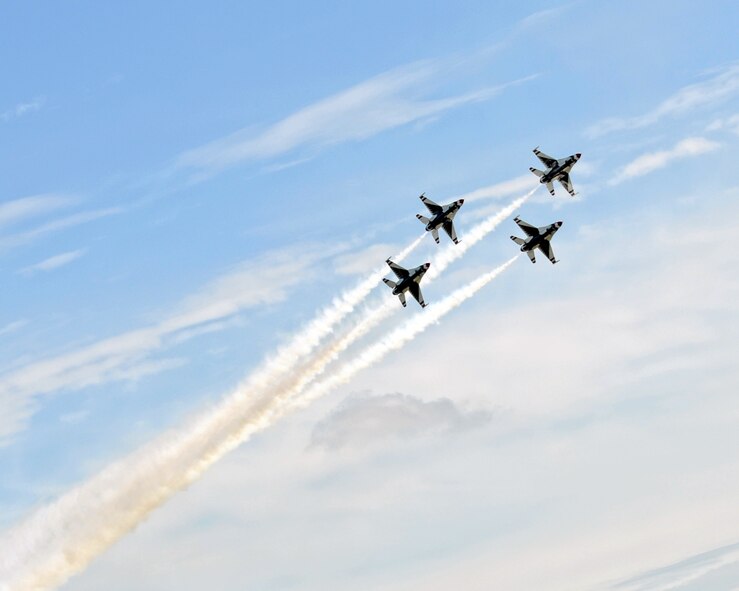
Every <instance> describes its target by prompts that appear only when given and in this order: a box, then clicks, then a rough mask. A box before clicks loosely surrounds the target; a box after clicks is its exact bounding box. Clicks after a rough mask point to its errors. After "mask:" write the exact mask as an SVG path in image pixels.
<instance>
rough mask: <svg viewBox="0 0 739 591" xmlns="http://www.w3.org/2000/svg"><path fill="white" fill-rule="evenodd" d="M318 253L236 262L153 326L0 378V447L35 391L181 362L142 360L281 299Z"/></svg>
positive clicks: (137, 374)
mask: <svg viewBox="0 0 739 591" xmlns="http://www.w3.org/2000/svg"><path fill="white" fill-rule="evenodd" d="M320 256H323V255H322V254H318V253H316V252H312V251H311V249H305V250H304V251H301V252H299V253H298V252H295V251H290V252H284V253H275V254H272V255H270V256H267V257H264V258H263V259H262V260H260V261H259V262H256V263H252V262H250V263H246V264H243V265H241V266H239V267H238V268H236V269H235V270H233V271H232V272H230V273H227V274H225V275H223V276H221V277H219V278H217V279H215V280H214V281H212V282H211V283H210V284H208V285H206V286H205V287H204V288H202V289H201V290H199V291H198V292H197V293H195V294H193V295H191V296H188V297H186V298H184V299H183V300H182V302H181V303H180V304H178V305H176V306H174V307H173V309H172V310H171V311H169V312H168V313H167V314H166V315H165V317H164V318H163V319H162V320H160V321H159V322H156V323H154V324H152V325H150V326H146V327H144V328H139V329H135V330H130V331H128V332H125V333H122V334H119V335H117V336H113V337H109V338H106V339H103V340H100V341H97V342H95V343H93V344H91V345H87V346H85V347H82V348H79V349H76V350H73V351H71V352H69V353H65V354H62V355H59V356H56V357H51V358H48V359H45V360H42V361H34V362H31V363H29V364H27V365H25V366H23V367H21V368H18V369H14V370H12V371H10V372H6V373H4V374H2V375H0V442H2V441H3V440H5V441H7V440H8V438H9V437H11V436H12V435H13V434H14V433H16V432H18V431H19V430H20V429H22V428H23V426H24V424H25V422H26V421H27V419H28V417H29V416H30V415H31V414H32V412H33V404H32V403H33V400H34V399H35V398H36V397H38V396H39V395H41V394H47V393H51V392H57V391H63V390H75V389H80V388H84V387H87V386H91V385H96V384H102V383H106V382H110V381H120V380H136V379H139V378H141V377H143V376H145V375H149V374H152V373H155V372H157V371H164V370H165V369H170V368H172V367H176V366H178V364H180V363H181V360H151V359H149V357H150V356H151V355H153V354H155V353H156V352H158V351H161V350H162V349H165V348H166V347H168V346H172V345H175V344H178V343H180V342H182V340H183V339H184V338H186V337H192V336H196V335H197V334H201V333H202V331H203V330H206V329H207V327H208V326H209V325H211V324H213V323H218V322H221V321H223V320H225V319H228V318H232V317H234V316H235V315H236V314H238V313H239V312H241V311H242V310H244V309H246V308H249V307H253V306H257V305H260V304H267V303H271V302H274V301H278V300H281V299H283V298H284V297H285V294H286V292H287V289H288V288H289V287H291V286H293V285H295V284H296V283H298V282H300V281H302V280H305V279H306V278H307V277H308V276H310V274H311V273H312V264H313V263H314V262H315V261H316V260H317V259H318V258H319V257H320ZM256 278H258V280H256Z"/></svg>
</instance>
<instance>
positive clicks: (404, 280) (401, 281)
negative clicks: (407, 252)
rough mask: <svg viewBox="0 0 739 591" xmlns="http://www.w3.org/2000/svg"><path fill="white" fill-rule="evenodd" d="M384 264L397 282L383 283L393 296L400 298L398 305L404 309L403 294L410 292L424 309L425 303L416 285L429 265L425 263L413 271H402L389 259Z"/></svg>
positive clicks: (402, 269) (388, 280)
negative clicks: (389, 288)
mask: <svg viewBox="0 0 739 591" xmlns="http://www.w3.org/2000/svg"><path fill="white" fill-rule="evenodd" d="M385 262H386V263H387V264H388V265H389V267H390V268H391V269H392V270H393V273H395V275H396V276H397V277H398V281H390V279H383V281H384V282H385V284H386V285H389V286H390V287H391V288H392V289H393V295H396V296H398V297H399V298H400V303H401V304H403V307H404V308H405V292H406V291H410V292H411V295H412V296H413V297H414V298H416V301H417V302H418V303H419V304H421V307H422V308H425V307H426V302H424V301H423V294H422V293H421V287H420V286H419V285H418V284H419V283H420V281H421V278H422V277H423V275H424V274H425V273H426V271H428V270H429V267H430V266H431V263H425V264H423V265H421V266H420V267H416V268H414V269H404V268H403V267H401V266H400V265H398V264H396V263H394V262H392V261H391V260H390V259H387V260H386V261H385Z"/></svg>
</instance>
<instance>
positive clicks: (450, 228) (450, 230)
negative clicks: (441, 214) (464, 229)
mask: <svg viewBox="0 0 739 591" xmlns="http://www.w3.org/2000/svg"><path fill="white" fill-rule="evenodd" d="M443 228H444V231H445V232H446V233H447V234H449V238H451V239H452V242H454V244H458V243H459V240H457V232H456V231H455V230H454V223H453V222H452V221H451V220H447V221H446V222H444V224H443Z"/></svg>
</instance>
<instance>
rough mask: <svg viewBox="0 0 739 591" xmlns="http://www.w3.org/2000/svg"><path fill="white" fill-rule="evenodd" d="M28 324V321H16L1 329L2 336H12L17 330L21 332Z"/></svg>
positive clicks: (0, 334)
mask: <svg viewBox="0 0 739 591" xmlns="http://www.w3.org/2000/svg"><path fill="white" fill-rule="evenodd" d="M26 324H28V320H23V319H22V320H14V321H13V322H9V323H8V324H6V325H5V326H3V327H1V328H0V336H2V335H6V334H10V333H12V332H15V331H16V330H20V329H21V328H23V327H24V326H25V325H26Z"/></svg>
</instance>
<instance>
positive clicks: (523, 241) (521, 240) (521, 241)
mask: <svg viewBox="0 0 739 591" xmlns="http://www.w3.org/2000/svg"><path fill="white" fill-rule="evenodd" d="M511 240H513V242H515V243H516V244H518V245H519V246H523V245H524V243H525V242H526V241H525V240H524V239H523V238H519V237H518V236H511Z"/></svg>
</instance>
